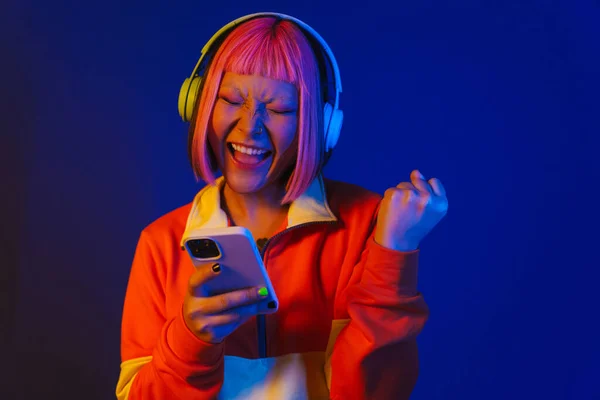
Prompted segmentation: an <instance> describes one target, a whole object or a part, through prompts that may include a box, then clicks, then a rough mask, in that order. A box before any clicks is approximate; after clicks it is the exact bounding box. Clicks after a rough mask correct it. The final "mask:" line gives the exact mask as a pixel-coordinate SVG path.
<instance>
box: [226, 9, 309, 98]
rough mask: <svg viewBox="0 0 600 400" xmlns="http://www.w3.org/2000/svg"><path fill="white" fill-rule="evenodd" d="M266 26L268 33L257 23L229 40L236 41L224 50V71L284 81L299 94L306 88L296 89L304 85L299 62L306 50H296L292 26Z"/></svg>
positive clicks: (284, 22) (279, 24) (277, 24)
mask: <svg viewBox="0 0 600 400" xmlns="http://www.w3.org/2000/svg"><path fill="white" fill-rule="evenodd" d="M269 22H270V25H271V26H270V27H269V28H270V29H265V26H261V25H263V24H259V23H257V24H255V26H250V27H249V28H250V29H248V31H247V32H244V35H243V36H242V35H240V37H239V38H232V39H237V40H231V41H230V42H229V43H228V44H229V46H227V47H229V48H226V49H223V54H224V55H225V54H227V55H228V57H226V59H225V60H224V68H223V70H224V71H225V72H232V73H235V74H240V75H259V76H262V77H265V78H269V79H276V80H280V81H285V82H288V83H291V84H293V85H295V86H296V88H297V89H298V90H299V91H301V90H302V89H305V88H302V87H300V86H299V85H300V84H301V82H302V81H303V80H302V79H301V77H300V73H301V72H302V71H305V70H306V66H304V65H302V64H303V63H302V60H305V59H306V58H307V56H308V55H307V54H303V53H305V52H306V50H309V49H307V48H305V49H301V48H300V47H299V46H298V42H299V39H300V38H298V37H297V36H298V34H300V32H299V31H298V30H296V29H290V28H293V27H292V26H291V23H289V22H287V21H280V22H273V20H271V21H268V20H267V21H265V23H269ZM234 35H235V34H234ZM302 39H304V38H302ZM304 40H305V39H304ZM302 50H304V51H302ZM310 55H311V56H312V54H310ZM311 72H312V71H311Z"/></svg>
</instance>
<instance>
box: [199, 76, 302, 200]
mask: <svg viewBox="0 0 600 400" xmlns="http://www.w3.org/2000/svg"><path fill="white" fill-rule="evenodd" d="M297 125H298V91H297V89H296V87H295V86H294V85H293V84H291V83H288V82H283V81H278V80H274V79H269V78H264V77H262V76H255V75H238V74H234V73H230V72H227V73H225V75H224V77H223V80H222V82H221V86H220V87H219V92H218V95H217V99H216V101H215V106H214V109H213V114H212V117H211V122H210V125H209V130H208V141H209V144H210V146H211V149H212V150H213V153H214V155H215V157H216V159H217V163H218V166H219V168H220V170H221V172H222V173H223V176H224V177H225V181H226V182H227V185H228V186H229V187H230V188H231V189H232V190H233V191H235V192H237V193H242V194H247V193H255V192H258V191H261V190H263V189H265V188H268V187H269V186H272V185H280V184H282V182H280V181H281V177H282V175H283V174H284V173H285V172H286V171H288V170H289V168H290V167H291V166H292V165H293V163H294V161H295V160H296V153H297V147H298V146H297V139H296V129H297Z"/></svg>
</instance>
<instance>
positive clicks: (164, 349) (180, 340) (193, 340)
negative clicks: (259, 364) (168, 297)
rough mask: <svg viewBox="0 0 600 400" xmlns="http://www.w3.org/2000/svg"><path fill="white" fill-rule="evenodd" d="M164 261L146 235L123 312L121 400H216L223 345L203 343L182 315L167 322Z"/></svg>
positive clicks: (143, 234)
mask: <svg viewBox="0 0 600 400" xmlns="http://www.w3.org/2000/svg"><path fill="white" fill-rule="evenodd" d="M161 259H164V258H163V257H161V256H160V255H159V252H158V251H157V246H156V244H155V243H153V242H152V239H151V235H150V234H149V233H147V232H146V231H143V232H142V234H141V236H140V240H139V242H138V245H137V249H136V253H135V257H134V260H133V265H132V268H131V273H130V276H129V283H128V286H127V292H126V295H125V303H124V307H123V320H122V328H121V361H122V362H121V373H120V376H119V381H118V383H117V388H116V395H117V398H118V399H121V400H123V399H129V400H137V399H144V400H153V399H176V398H178V399H179V398H180V399H187V398H201V399H213V398H216V397H217V395H218V392H219V390H220V389H221V385H222V382H223V345H222V344H220V345H213V344H209V343H205V342H203V341H201V340H200V339H198V338H197V337H196V336H195V335H194V334H193V333H192V332H191V331H190V330H189V329H188V327H187V325H186V324H185V321H184V319H183V315H182V313H179V314H178V315H177V316H175V317H172V318H170V319H167V318H166V316H165V314H166V313H165V308H166V305H165V291H164V287H165V285H164V282H165V269H164V262H163V263H162V264H163V265H160V264H161V262H160V260H161Z"/></svg>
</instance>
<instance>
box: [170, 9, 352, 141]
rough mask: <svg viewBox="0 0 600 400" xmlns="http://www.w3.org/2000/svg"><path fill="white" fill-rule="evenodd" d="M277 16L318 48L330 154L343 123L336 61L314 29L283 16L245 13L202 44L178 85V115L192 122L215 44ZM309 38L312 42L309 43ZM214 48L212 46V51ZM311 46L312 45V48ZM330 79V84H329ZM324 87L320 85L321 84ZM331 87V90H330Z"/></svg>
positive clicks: (324, 116)
mask: <svg viewBox="0 0 600 400" xmlns="http://www.w3.org/2000/svg"><path fill="white" fill-rule="evenodd" d="M269 16H271V17H277V18H280V19H283V20H288V21H291V22H294V23H295V24H296V25H298V26H299V27H300V28H301V29H302V30H303V32H304V33H305V34H307V38H308V39H309V42H311V44H312V42H313V41H315V42H317V44H318V45H319V47H320V49H321V54H316V56H317V60H322V61H324V62H321V64H323V65H324V67H325V68H324V69H325V71H324V72H325V73H326V79H325V81H326V86H325V97H326V100H325V102H324V103H325V105H324V110H323V121H324V128H325V129H324V131H325V152H326V153H329V152H330V151H331V150H333V148H334V147H335V145H336V144H337V141H338V139H339V137H340V131H341V129H342V122H343V120H344V113H343V112H342V110H340V109H339V101H340V93H341V92H342V80H341V78H340V71H339V68H338V65H337V62H336V60H335V57H334V55H333V53H332V51H331V49H330V48H329V46H328V45H327V43H326V42H325V40H323V38H322V37H321V35H319V34H318V33H317V32H316V31H315V30H314V29H313V28H311V27H310V26H308V25H307V24H305V23H304V22H302V21H300V20H298V19H296V18H294V17H291V16H289V15H285V14H279V13H272V12H262V13H255V14H248V15H246V16H243V17H240V18H238V19H236V20H234V21H232V22H230V23H228V24H227V25H225V26H224V27H222V28H221V29H219V31H217V33H215V34H214V35H213V37H212V38H210V40H209V41H208V42H207V43H206V44H205V45H204V47H203V48H202V52H201V55H200V59H199V60H198V62H197V63H196V66H195V67H194V70H193V71H192V74H191V75H190V77H189V78H186V79H185V81H184V82H183V85H181V90H180V91H179V101H178V108H179V115H180V116H181V118H182V119H183V121H185V122H190V121H191V120H192V115H193V112H194V106H195V104H196V100H197V98H198V93H199V88H200V83H201V82H202V74H203V73H204V72H205V70H206V67H207V65H208V63H209V62H210V58H211V57H212V56H213V54H214V53H216V50H217V48H218V46H214V44H215V43H221V42H222V41H223V40H224V38H225V37H226V36H227V34H228V33H229V32H231V31H232V30H233V28H235V27H236V26H237V25H239V24H241V23H244V22H246V21H248V20H250V19H254V18H259V17H269ZM311 39H312V40H311ZM213 47H215V48H214V49H213ZM313 47H314V46H313ZM332 80H333V83H331V81H332ZM321 85H322V86H323V83H322V84H321ZM331 87H333V90H331Z"/></svg>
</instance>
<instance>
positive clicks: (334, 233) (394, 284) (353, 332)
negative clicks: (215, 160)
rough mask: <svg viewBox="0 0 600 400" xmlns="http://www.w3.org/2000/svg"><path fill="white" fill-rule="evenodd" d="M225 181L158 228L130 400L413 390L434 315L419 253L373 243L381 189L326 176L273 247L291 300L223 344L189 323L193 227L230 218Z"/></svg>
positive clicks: (146, 247)
mask: <svg viewBox="0 0 600 400" xmlns="http://www.w3.org/2000/svg"><path fill="white" fill-rule="evenodd" d="M222 185H223V180H222V178H220V179H219V180H218V181H217V185H216V186H207V187H205V188H204V189H203V190H201V191H200V192H199V193H198V195H197V196H196V198H195V199H194V201H193V203H191V204H188V205H186V206H184V207H181V208H179V209H177V210H174V211H172V212H170V213H168V214H166V215H165V216H163V217H161V218H159V219H158V220H156V221H155V222H153V223H152V224H150V225H149V226H148V227H146V228H145V229H144V230H143V231H142V233H141V236H140V239H139V243H138V247H137V250H136V254H135V257H134V261H133V266H132V268H131V275H130V278H129V283H128V287H127V294H126V296H125V304H124V309H123V324H122V338H121V357H122V364H121V374H120V377H119V382H118V384H117V397H118V398H119V399H131V400H134V399H144V400H151V399H160V400H165V399H217V398H219V399H261V400H263V399H278V400H283V399H291V398H293V399H304V398H307V399H340V400H353V399H377V400H385V399H394V400H398V399H407V398H408V397H409V395H410V393H411V391H412V389H413V387H414V385H415V383H416V380H417V375H418V356H417V345H416V336H417V335H418V333H419V332H420V331H421V330H422V328H423V326H424V324H425V322H426V320H427V316H428V309H427V305H426V304H425V302H424V300H423V297H422V296H421V294H420V293H419V292H418V291H417V264H418V253H419V251H418V250H416V251H412V252H397V251H392V250H389V249H386V248H384V247H382V246H380V245H378V244H377V243H376V242H375V241H374V240H373V231H374V226H375V222H376V217H377V212H378V207H379V202H380V200H381V197H380V196H379V195H377V194H374V193H371V192H369V191H367V190H365V189H362V188H360V187H357V186H354V185H351V184H347V183H341V182H335V181H331V180H326V179H323V178H321V177H319V178H318V179H316V180H315V181H314V182H313V184H312V185H311V186H310V188H309V189H308V190H307V192H306V193H305V194H304V195H302V196H301V197H300V198H298V199H297V200H296V201H295V202H294V203H293V204H292V205H291V206H290V209H289V212H288V218H287V221H286V224H285V226H282V227H281V229H280V231H279V233H277V234H276V235H275V236H274V237H273V238H272V239H271V240H270V241H269V243H268V244H267V246H266V248H265V250H264V262H265V266H266V268H267V270H268V273H269V277H270V279H271V281H272V283H273V287H274V289H275V292H276V293H277V296H278V298H279V310H278V312H277V313H275V314H271V315H268V316H266V317H265V316H261V317H258V318H253V319H252V320H250V321H249V322H248V323H246V324H244V325H242V326H241V327H240V328H239V329H238V330H236V331H235V332H234V333H232V334H231V335H230V336H229V337H227V338H226V339H225V341H224V342H223V343H221V344H216V345H215V344H208V343H205V342H203V341H201V340H199V339H198V338H197V337H196V336H194V334H193V333H192V332H191V331H190V330H189V329H188V328H187V326H186V325H185V322H184V320H183V316H182V302H183V298H184V294H185V291H186V289H187V283H188V279H189V277H190V275H191V274H192V272H193V268H194V267H193V265H192V263H191V261H190V259H189V258H188V255H187V253H186V252H185V251H183V250H182V249H181V239H182V237H183V235H184V232H185V231H186V229H188V230H191V229H194V228H200V227H207V226H213V227H216V226H227V225H228V219H227V216H226V214H225V213H224V212H223V210H221V208H220V207H219V204H220V197H219V196H220V195H219V188H220V187H221V186H222Z"/></svg>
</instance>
